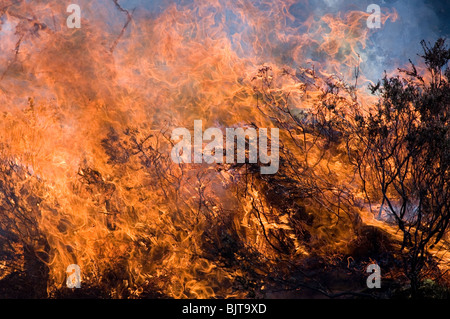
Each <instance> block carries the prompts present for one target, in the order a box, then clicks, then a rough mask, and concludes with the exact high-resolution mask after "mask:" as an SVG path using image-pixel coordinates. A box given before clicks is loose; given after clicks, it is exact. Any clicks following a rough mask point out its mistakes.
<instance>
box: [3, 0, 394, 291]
mask: <svg viewBox="0 0 450 319" xmlns="http://www.w3.org/2000/svg"><path fill="white" fill-rule="evenodd" d="M78 3H79V5H80V7H81V9H82V11H81V28H80V29H77V28H74V29H70V28H68V27H67V25H66V18H67V15H68V13H67V12H66V4H65V3H64V2H61V1H51V0H50V1H33V2H25V1H9V0H7V1H3V2H2V3H1V4H0V19H1V20H0V23H1V24H0V66H1V67H0V108H1V112H2V113H1V117H2V121H1V122H0V132H1V135H0V152H1V153H0V154H1V157H0V161H1V168H2V169H1V171H2V172H5V174H4V176H3V182H2V183H3V184H0V185H9V187H10V191H11V193H14V194H20V196H19V197H18V198H17V201H18V203H17V205H18V206H17V207H21V208H20V209H21V214H23V218H22V217H20V216H22V215H20V216H19V217H17V216H16V215H14V214H13V213H11V214H10V215H8V221H10V222H11V223H15V222H17V223H19V222H22V223H23V225H22V226H20V227H19V228H18V229H17V230H16V233H17V234H19V236H21V238H20V240H18V241H17V244H16V245H17V247H15V248H14V249H13V252H14V253H15V254H17V255H20V254H22V253H21V251H22V249H29V250H30V251H32V252H33V254H35V255H38V256H39V257H40V262H41V263H42V264H44V265H45V267H48V280H47V282H46V289H45V290H46V292H47V293H48V295H49V296H58V294H59V292H60V291H61V290H62V289H63V288H64V287H65V283H66V277H67V273H66V268H67V266H68V265H71V264H76V265H78V266H79V267H80V269H81V277H82V287H84V288H86V289H88V288H89V289H100V288H99V287H108V288H109V291H108V293H107V295H108V296H110V297H117V298H138V297H148V296H150V297H155V296H163V297H174V298H209V297H220V298H221V297H227V298H230V297H246V296H249V295H248V293H247V291H246V289H247V288H248V289H250V288H249V287H251V289H253V290H252V291H254V295H251V296H260V295H262V294H263V292H264V283H262V282H261V281H257V279H256V278H259V280H260V278H263V277H264V276H266V275H267V274H270V273H271V272H273V271H279V272H280V273H282V274H283V276H282V277H283V280H287V279H285V278H288V273H289V270H288V269H289V267H288V266H286V265H288V264H289V263H294V262H296V260H299V259H301V258H306V257H308V256H310V255H311V254H313V255H314V254H319V255H320V254H321V255H323V256H326V255H327V254H330V258H331V254H339V253H344V252H346V250H347V243H348V242H349V241H351V240H353V239H354V238H355V235H354V233H353V232H352V230H351V228H352V227H353V225H355V223H356V222H357V219H358V218H360V217H357V216H358V212H357V209H355V208H353V207H352V205H353V204H352V203H351V202H346V201H348V200H349V197H346V196H344V195H345V194H347V193H351V192H355V193H357V192H358V190H357V187H356V186H355V187H353V186H350V187H349V188H341V187H340V186H342V185H352V183H351V180H352V177H351V175H352V173H351V168H350V166H349V165H348V161H347V160H346V159H345V146H344V145H341V146H340V149H337V150H327V149H326V147H327V146H326V145H315V140H314V136H312V135H310V134H307V132H306V133H305V132H301V131H291V130H290V127H288V126H286V125H285V123H286V121H285V119H286V118H285V117H288V116H290V115H289V114H288V113H283V112H281V113H280V112H279V110H278V111H277V110H276V107H278V106H279V107H280V108H286V109H288V110H289V111H290V114H294V115H295V116H296V117H297V118H300V117H302V116H306V115H305V114H306V112H310V111H311V112H314V109H315V105H316V104H317V101H318V100H319V99H322V98H323V97H324V96H326V87H327V81H335V82H334V83H336V85H337V86H339V85H341V91H340V92H341V93H340V96H341V98H342V99H341V100H332V98H331V97H330V98H329V100H328V102H330V103H336V107H337V108H350V107H354V108H355V109H354V111H355V112H359V111H361V112H364V107H366V106H367V105H369V104H371V103H372V102H373V101H374V100H375V98H374V97H371V96H369V94H368V92H366V91H367V90H366V88H367V84H368V83H370V82H371V81H370V80H369V79H366V78H365V77H364V74H363V73H362V72H360V71H359V66H360V64H362V63H364V61H365V59H367V57H366V56H365V55H364V52H365V49H366V45H367V41H368V38H369V36H370V34H371V32H372V31H371V30H370V29H368V28H367V27H366V24H365V23H366V19H367V17H368V16H369V14H368V13H366V12H365V8H362V10H357V9H355V10H353V11H348V12H346V13H327V14H323V15H315V14H312V13H310V12H311V5H310V4H308V2H306V1H304V2H300V3H298V2H297V1H293V0H286V1H281V0H280V1H272V2H270V1H269V2H259V1H237V2H234V1H233V2H230V1H221V0H219V1H202V0H199V1H193V2H186V3H184V2H180V3H178V4H170V5H162V4H160V5H158V4H154V5H152V6H154V8H153V10H144V9H142V10H135V11H133V10H132V9H125V8H124V7H122V6H121V2H120V1H79V2H78ZM294 8H295V10H297V11H299V12H301V14H299V13H298V12H297V14H296V15H295V16H294V14H293V13H292V11H293V10H294ZM396 18H397V13H396V12H395V11H389V10H387V9H386V10H384V9H383V12H382V23H383V24H384V23H386V21H388V19H390V21H395V19H396ZM355 75H357V76H355ZM355 81H356V84H357V85H356V86H355V87H354V88H353V91H352V90H350V89H348V88H347V87H345V85H344V82H347V83H348V82H351V83H352V84H353V82H355ZM356 96H359V97H362V98H359V99H358V98H356ZM348 101H351V103H349V102H348ZM286 109H283V110H286ZM199 119H201V120H202V121H203V125H204V127H219V128H222V129H224V128H226V127H235V126H242V125H254V126H255V127H274V126H277V127H278V126H280V125H281V126H280V141H281V142H282V143H281V144H282V147H284V150H290V151H288V152H286V153H285V155H286V156H288V157H287V158H285V160H286V161H289V159H290V158H291V159H292V163H293V164H292V165H293V166H291V167H289V166H288V165H286V164H283V165H284V168H283V170H282V174H285V176H292V181H294V180H295V183H297V184H296V185H302V187H304V189H305V190H307V192H308V194H309V195H310V196H308V197H305V198H304V199H303V200H302V201H300V199H299V197H295V196H294V195H293V194H294V193H295V190H294V189H293V188H290V184H289V183H290V182H289V180H288V179H287V178H286V179H285V178H281V177H259V178H257V177H255V175H254V171H253V172H252V171H251V169H252V167H249V166H246V165H234V164H222V165H219V166H217V165H208V164H195V163H193V164H183V165H179V164H176V163H174V162H173V161H172V160H171V158H170V151H171V148H172V146H173V145H172V142H171V140H170V134H171V131H172V129H174V128H176V127H186V128H188V129H190V130H191V131H192V130H193V129H194V127H193V124H192V123H194V121H195V120H199ZM296 144H297V145H296ZM302 161H304V163H306V165H308V166H310V167H314V169H307V168H306V167H305V166H303V164H301V163H302ZM290 174H291V175H290ZM280 176H281V175H280ZM311 180H316V183H317V185H313V184H311ZM8 183H9V184H8ZM278 184H280V185H281V184H282V185H283V188H282V189H285V190H286V191H287V190H288V191H289V192H290V193H289V194H288V193H285V194H281V193H278V191H279V190H277V186H276V185H278ZM333 185H334V186H333ZM319 186H320V187H323V189H324V193H322V194H319V192H318V187H319ZM332 186H333V187H332ZM280 189H281V188H280ZM280 192H281V191H280ZM1 196H2V197H1V201H2V202H3V201H6V200H7V199H6V197H7V196H6V194H3V195H1ZM276 197H279V198H281V199H282V200H285V201H289V203H287V202H286V203H277V202H276V200H275V198H276ZM291 200H292V201H291ZM9 205H10V206H8V207H10V208H11V209H13V207H14V203H9ZM283 205H284V206H283ZM6 206H7V205H6V204H5V205H3V204H2V209H3V210H6ZM318 206H320V207H321V208H319V209H317V210H316V209H309V208H308V209H306V210H305V207H318ZM314 214H316V215H317V216H315V217H314V216H313V215H314ZM0 221H2V220H1V219H0ZM30 247H31V248H30ZM245 254H247V256H250V257H248V259H246V257H245V256H246V255H245ZM280 254H282V255H283V254H291V257H289V258H287V259H286V260H284V261H283V262H281V263H279V262H277V261H276V260H277V258H278V257H277V256H279V255H280ZM17 263H18V264H19V262H17ZM254 263H256V264H254ZM285 266H286V267H285ZM8 273H9V270H8V271H4V272H3V277H5V276H6V275H7V274H8ZM249 273H251V275H249ZM1 277H2V270H1V269H0V278H1ZM280 280H281V279H280ZM283 284H285V283H283Z"/></svg>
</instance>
